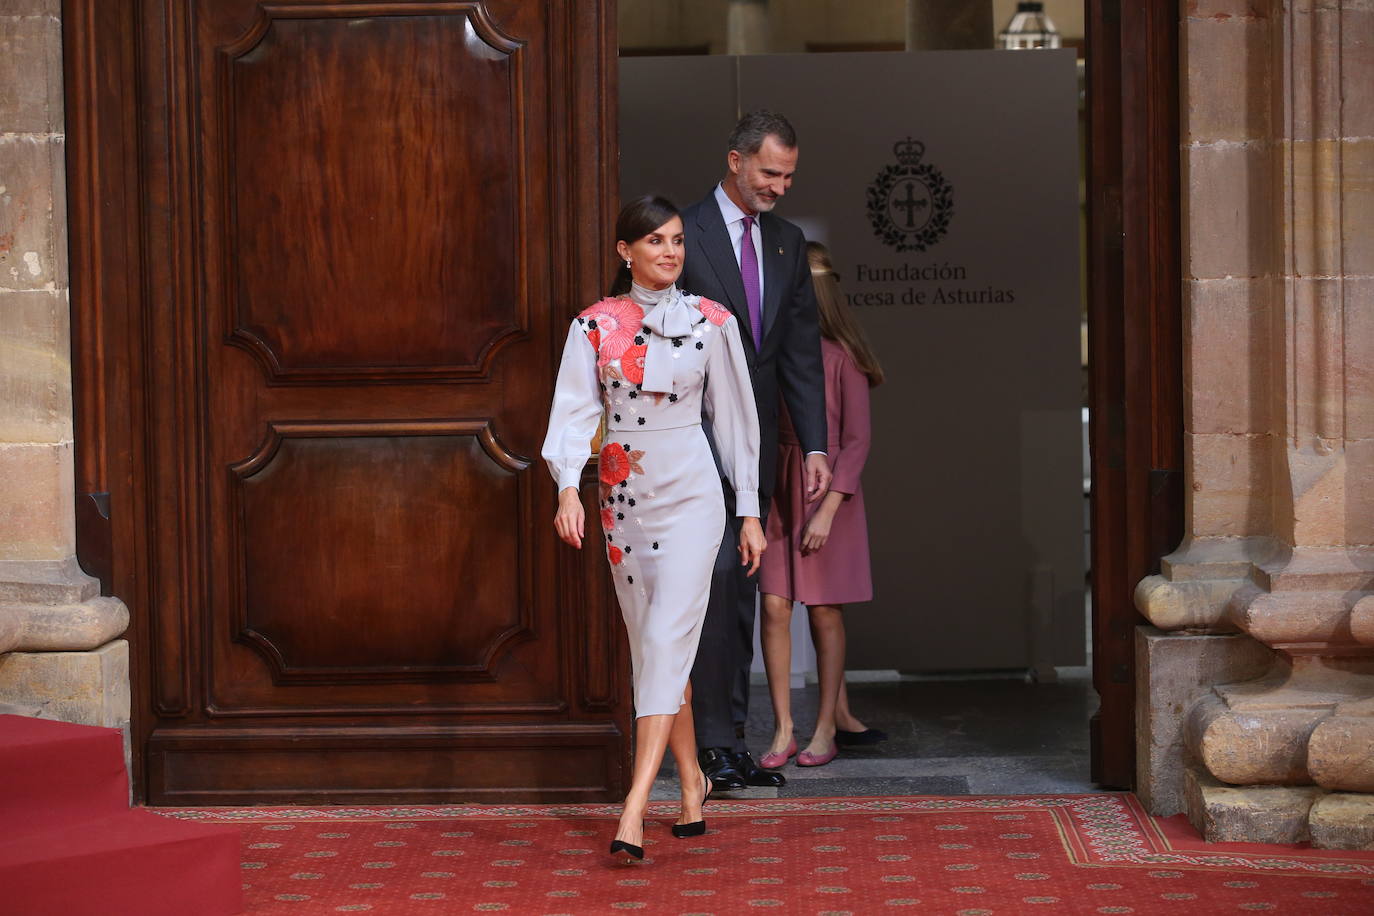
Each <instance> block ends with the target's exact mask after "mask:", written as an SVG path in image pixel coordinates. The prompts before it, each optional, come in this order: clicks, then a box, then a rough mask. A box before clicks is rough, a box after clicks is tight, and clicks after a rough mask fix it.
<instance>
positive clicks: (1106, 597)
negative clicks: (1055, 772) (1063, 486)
mask: <svg viewBox="0 0 1374 916" xmlns="http://www.w3.org/2000/svg"><path fill="white" fill-rule="evenodd" d="M1087 13H1088V17H1087V20H1088V107H1089V157H1090V158H1089V166H1088V169H1089V171H1088V187H1089V203H1088V225H1089V230H1088V286H1089V294H1088V326H1089V344H1088V346H1089V363H1090V394H1089V401H1090V405H1091V431H1090V443H1091V448H1092V522H1091V524H1092V564H1091V565H1092V578H1093V581H1092V600H1093V636H1092V645H1093V685H1094V686H1095V687H1096V688H1097V693H1098V696H1099V698H1100V700H1101V704H1100V707H1099V709H1098V712H1097V714H1096V715H1095V716H1094V717H1093V720H1092V774H1093V775H1092V778H1093V781H1094V782H1095V783H1098V784H1099V785H1103V786H1108V787H1114V788H1131V787H1132V786H1133V785H1134V784H1135V715H1136V703H1137V697H1136V692H1135V630H1136V627H1137V626H1139V625H1140V624H1143V623H1145V622H1146V621H1145V618H1144V617H1142V616H1141V615H1140V614H1139V612H1138V611H1136V608H1135V603H1134V592H1135V586H1136V583H1138V582H1139V581H1140V580H1141V579H1143V578H1144V577H1145V576H1147V575H1150V574H1151V573H1154V572H1158V571H1159V559H1160V557H1162V556H1163V555H1165V554H1167V553H1168V552H1170V551H1171V550H1173V549H1174V548H1175V547H1177V546H1178V543H1179V540H1180V539H1181V538H1182V536H1183V332H1182V327H1183V320H1182V319H1183V310H1182V292H1181V290H1182V273H1181V269H1180V261H1179V257H1180V232H1181V219H1182V216H1181V204H1180V201H1181V198H1180V195H1179V152H1178V151H1179V107H1178V104H1179V103H1178V79H1179V76H1178V74H1179V48H1178V24H1179V3H1178V2H1177V0H1157V2H1151V3H1122V2H1120V0H1089V3H1088V6H1087Z"/></svg>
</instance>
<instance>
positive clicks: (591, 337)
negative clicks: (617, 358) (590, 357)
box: [587, 331, 601, 355]
mask: <svg viewBox="0 0 1374 916" xmlns="http://www.w3.org/2000/svg"><path fill="white" fill-rule="evenodd" d="M587 342H588V343H590V344H591V345H592V349H593V350H596V351H597V354H598V355H600V351H601V332H600V331H588V332H587Z"/></svg>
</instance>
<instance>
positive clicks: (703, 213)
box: [689, 195, 749, 337]
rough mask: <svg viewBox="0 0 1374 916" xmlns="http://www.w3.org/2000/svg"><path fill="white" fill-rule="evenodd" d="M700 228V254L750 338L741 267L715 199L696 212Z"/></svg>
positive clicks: (709, 198) (703, 203)
mask: <svg viewBox="0 0 1374 916" xmlns="http://www.w3.org/2000/svg"><path fill="white" fill-rule="evenodd" d="M697 228H698V229H700V230H701V233H700V235H699V236H698V238H699V239H701V250H702V253H703V254H705V255H706V260H707V262H709V263H710V265H711V269H712V270H714V271H715V272H716V279H717V280H719V281H720V288H721V289H723V290H724V291H725V303H724V304H725V305H726V306H728V307H729V309H730V311H732V312H734V313H735V317H736V318H737V319H739V321H740V325H741V326H742V327H743V328H744V329H745V336H746V337H748V336H749V331H748V329H749V303H748V302H746V301H745V298H744V281H743V280H741V279H740V276H739V264H738V263H737V262H736V261H735V253H734V252H733V251H731V250H730V233H729V232H727V231H726V229H725V220H724V218H723V217H721V215H720V206H719V205H718V204H717V203H716V199H715V196H714V195H712V196H710V197H707V198H706V200H704V201H703V202H702V204H701V206H700V207H698V208H697ZM689 292H694V290H689Z"/></svg>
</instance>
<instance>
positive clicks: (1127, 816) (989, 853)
mask: <svg viewBox="0 0 1374 916" xmlns="http://www.w3.org/2000/svg"><path fill="white" fill-rule="evenodd" d="M706 811H707V819H708V824H709V825H710V828H711V829H710V831H709V832H708V833H707V834H706V836H704V837H698V838H696V839H689V840H676V839H674V838H673V837H672V836H671V835H669V833H668V825H669V824H670V823H672V819H673V818H674V817H675V816H676V810H675V806H673V805H670V804H663V803H655V804H654V805H652V806H651V814H652V820H651V821H650V823H649V825H648V827H647V831H646V844H645V845H646V852H647V855H648V857H647V858H646V859H645V860H644V861H643V862H641V863H633V864H621V863H618V862H616V861H613V860H612V859H610V858H609V857H608V856H607V855H606V846H607V844H608V843H609V841H610V838H611V835H612V833H613V831H614V825H615V814H616V808H615V807H613V806H601V805H578V806H558V805H547V806H530V807H522V806H476V805H463V806H454V807H427V808H220V809H200V810H195V809H163V810H161V811H160V812H159V813H162V814H165V815H168V816H171V817H177V818H182V819H190V820H201V821H212V822H221V823H234V824H238V825H239V826H240V827H241V829H242V830H243V850H244V856H243V881H244V884H243V887H244V899H245V904H246V906H247V908H248V909H247V910H246V912H249V913H269V914H278V913H301V914H304V913H334V912H343V913H348V912H374V913H472V912H477V913H484V912H507V913H521V914H524V913H533V914H550V913H608V912H618V911H622V910H635V911H641V912H648V913H672V914H683V913H719V914H734V913H746V912H754V911H758V910H763V911H767V910H774V911H781V912H785V913H789V914H791V913H808V914H839V913H853V914H867V913H876V912H888V911H892V910H901V909H903V908H905V909H909V910H914V911H918V912H922V913H949V914H960V916H987V914H1011V913H1041V912H1043V913H1046V914H1048V913H1136V914H1142V916H1144V914H1163V913H1169V914H1175V913H1188V914H1203V913H1207V914H1210V913H1245V912H1251V911H1254V912H1270V913H1300V914H1323V916H1328V914H1329V916H1335V914H1350V916H1354V914H1365V916H1368V914H1374V853H1359V852H1356V853H1336V852H1323V851H1318V850H1309V849H1304V848H1301V847H1278V846H1260V845H1241V844H1233V845H1226V846H1208V845H1206V844H1203V843H1202V842H1200V841H1199V840H1197V839H1196V836H1195V835H1194V834H1192V831H1191V828H1189V827H1187V825H1186V823H1180V822H1179V821H1178V819H1170V820H1168V821H1159V822H1157V821H1155V820H1154V819H1152V818H1150V817H1149V816H1148V815H1147V814H1146V813H1145V812H1144V811H1143V810H1142V809H1141V808H1140V805H1139V803H1138V802H1136V800H1135V798H1134V797H1133V796H1130V795H1116V794H1099V795H1059V796H1024V797H1016V796H1008V797H954V798H932V797H915V798H846V799H818V798H808V799H796V800H785V799H777V800H762V801H718V802H712V803H711V804H710V805H708V806H707V809H706Z"/></svg>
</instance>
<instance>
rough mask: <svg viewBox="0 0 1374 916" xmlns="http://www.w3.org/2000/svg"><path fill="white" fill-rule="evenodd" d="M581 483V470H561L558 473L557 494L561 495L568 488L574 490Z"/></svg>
mask: <svg viewBox="0 0 1374 916" xmlns="http://www.w3.org/2000/svg"><path fill="white" fill-rule="evenodd" d="M581 483H582V469H581V468H561V469H559V471H558V492H560V493H562V492H563V491H564V490H566V489H567V488H568V487H572V488H573V489H574V490H576V489H577V488H578V487H579V486H580V485H581Z"/></svg>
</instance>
